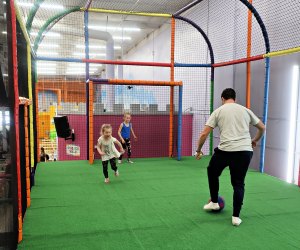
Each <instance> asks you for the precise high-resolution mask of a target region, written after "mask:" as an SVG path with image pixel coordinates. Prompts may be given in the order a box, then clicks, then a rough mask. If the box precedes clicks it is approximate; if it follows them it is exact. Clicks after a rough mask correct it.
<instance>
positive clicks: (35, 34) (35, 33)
mask: <svg viewBox="0 0 300 250" xmlns="http://www.w3.org/2000/svg"><path fill="white" fill-rule="evenodd" d="M30 35H32V36H37V35H38V33H37V32H30ZM45 36H53V37H59V36H60V34H59V33H57V32H47V33H46V34H45Z"/></svg>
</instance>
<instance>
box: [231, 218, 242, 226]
mask: <svg viewBox="0 0 300 250" xmlns="http://www.w3.org/2000/svg"><path fill="white" fill-rule="evenodd" d="M241 223H242V220H241V219H240V218H239V217H234V216H232V225H234V226H239V225H240V224H241Z"/></svg>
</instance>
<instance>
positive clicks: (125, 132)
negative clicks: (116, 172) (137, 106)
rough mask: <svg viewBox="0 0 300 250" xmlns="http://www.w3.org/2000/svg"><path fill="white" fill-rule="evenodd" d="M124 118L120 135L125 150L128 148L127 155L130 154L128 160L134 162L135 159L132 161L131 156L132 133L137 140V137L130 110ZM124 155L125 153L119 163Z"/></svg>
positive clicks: (119, 131)
mask: <svg viewBox="0 0 300 250" xmlns="http://www.w3.org/2000/svg"><path fill="white" fill-rule="evenodd" d="M123 120H124V122H122V123H121V125H120V127H119V130H118V135H119V137H120V139H121V143H122V147H123V149H124V150H126V149H127V156H128V159H127V162H128V163H133V161H131V159H130V157H131V144H130V133H132V135H133V137H134V139H135V140H137V137H136V135H135V133H134V131H133V129H132V123H131V122H130V120H131V114H130V113H129V112H126V113H124V117H123ZM122 157H123V154H121V156H120V157H119V160H118V163H119V164H121V163H122Z"/></svg>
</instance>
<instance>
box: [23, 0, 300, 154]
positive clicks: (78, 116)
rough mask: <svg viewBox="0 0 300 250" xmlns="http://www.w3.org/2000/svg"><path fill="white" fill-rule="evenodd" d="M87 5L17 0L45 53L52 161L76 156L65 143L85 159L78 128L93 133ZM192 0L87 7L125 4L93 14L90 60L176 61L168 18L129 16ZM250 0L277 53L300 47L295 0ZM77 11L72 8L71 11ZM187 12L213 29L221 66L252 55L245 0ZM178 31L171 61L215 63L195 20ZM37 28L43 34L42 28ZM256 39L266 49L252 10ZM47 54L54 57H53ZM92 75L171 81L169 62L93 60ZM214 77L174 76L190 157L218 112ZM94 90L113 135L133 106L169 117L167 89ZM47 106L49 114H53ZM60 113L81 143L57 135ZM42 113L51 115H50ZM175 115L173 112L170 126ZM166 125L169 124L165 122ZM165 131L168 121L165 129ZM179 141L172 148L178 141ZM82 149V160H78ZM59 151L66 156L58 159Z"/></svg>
mask: <svg viewBox="0 0 300 250" xmlns="http://www.w3.org/2000/svg"><path fill="white" fill-rule="evenodd" d="M88 2H89V1H67V2H66V1H65V2H64V3H61V2H58V1H54V0H51V1H50V0H49V1H43V3H42V4H41V5H40V7H39V8H38V9H37V12H36V13H34V12H33V11H32V10H33V8H32V7H33V1H22V2H21V3H19V7H20V9H21V13H22V16H23V18H24V21H25V23H27V25H31V22H29V21H30V20H31V18H32V17H34V18H33V22H32V25H31V26H30V27H31V30H30V39H31V43H32V45H33V46H35V47H34V48H37V47H38V49H37V51H36V52H37V56H38V59H39V60H38V63H37V74H38V83H37V89H38V91H39V92H38V93H37V96H38V107H39V115H38V117H39V122H38V124H39V132H38V133H39V134H38V139H39V144H40V145H42V146H43V147H46V149H47V151H50V153H49V154H50V159H73V158H72V157H73V156H74V155H73V156H72V155H71V156H66V155H65V153H63V154H62V153H60V150H62V152H66V148H67V146H68V145H71V146H69V147H70V148H72V147H73V149H76V150H77V153H76V154H77V155H76V157H77V158H76V157H75V159H84V158H85V157H87V154H88V152H87V145H86V144H87V143H88V142H87V139H86V138H83V137H82V138H81V135H84V134H85V136H87V133H88V127H87V124H86V119H85V118H84V117H85V116H86V115H87V99H86V96H87V92H86V85H85V81H86V77H87V76H86V71H85V67H86V65H85V64H84V63H78V62H80V61H81V60H82V59H83V58H85V57H86V56H85V38H84V34H85V33H84V25H85V23H84V13H83V12H82V10H81V11H80V8H82V7H84V6H85V5H86V4H87V3H88ZM191 2H192V1H176V2H169V1H151V2H149V1H145V0H144V1H133V0H132V1H122V2H120V1H91V5H90V8H94V11H97V8H99V9H107V10H112V11H119V12H120V14H112V13H109V12H108V13H99V12H98V13H95V12H89V14H88V32H89V37H88V38H89V39H88V43H89V58H90V59H92V60H99V59H106V60H124V61H135V62H149V63H152V62H154V63H170V56H171V55H170V51H171V49H170V44H171V38H170V35H171V30H170V17H154V16H136V15H131V14H132V13H131V12H143V13H148V14H149V13H168V14H174V13H176V12H177V11H178V10H180V9H181V8H183V7H185V6H187V5H188V4H189V3H191ZM49 5H52V8H49ZM253 6H254V7H255V8H256V10H257V11H258V14H259V15H260V17H261V18H262V20H263V22H264V24H265V26H266V29H267V32H268V33H269V38H270V39H269V40H270V44H271V51H277V50H283V49H289V48H293V47H297V46H298V41H299V39H298V35H297V34H298V33H299V32H297V29H298V28H297V26H296V25H295V24H296V23H297V21H298V16H299V15H298V12H299V4H297V2H295V1H289V2H285V3H280V4H279V5H277V4H276V5H275V4H274V3H271V4H270V2H268V1H265V2H261V1H253ZM74 7H78V8H77V9H76V8H74ZM71 11H73V12H72V13H69V12H71ZM59 14H60V15H59ZM55 15H57V16H56V17H57V18H56V20H54V19H53V20H52V22H49V23H48V26H47V25H45V24H47V21H49V20H51V17H53V16H55ZM181 15H182V16H183V17H185V18H187V19H189V20H191V21H192V22H194V23H195V25H198V26H199V27H200V28H201V29H202V30H203V32H204V33H205V34H206V35H207V37H208V39H209V41H210V43H211V46H212V49H213V55H214V60H215V62H216V63H218V62H226V61H232V60H237V59H240V58H246V57H247V32H248V27H247V25H248V24H247V21H248V8H247V7H246V6H245V5H244V4H243V3H242V1H239V0H232V1H226V2H225V1H208V0H204V1H201V2H200V3H198V4H197V5H195V6H194V7H192V8H191V9H189V10H188V11H186V12H183V13H182V14H181ZM41 30H42V31H45V32H44V33H43V35H41V34H42V32H41ZM175 30H176V32H175V34H176V36H175V63H181V64H210V63H211V56H212V55H211V54H210V51H209V50H208V45H207V43H206V42H205V40H204V38H203V36H202V35H201V34H200V33H199V32H198V31H197V30H196V29H195V28H194V27H192V26H191V25H190V24H189V23H187V22H184V21H182V20H176V27H175ZM39 31H40V34H38V32H39ZM251 40H252V48H251V55H260V54H264V53H265V52H266V48H265V41H264V37H263V34H262V31H261V27H260V26H259V24H258V22H257V20H256V19H255V17H254V16H253V17H252V39H251ZM51 58H54V60H53V61H51V60H52V59H51ZM40 59H42V60H43V61H41V60H40ZM58 61H64V62H58ZM239 69H240V67H234V66H233V67H229V68H226V69H224V70H223V69H217V70H215V72H216V74H215V83H214V84H218V85H219V84H221V83H222V84H223V85H224V87H225V86H227V85H228V84H229V85H230V83H229V80H228V82H226V79H227V77H224V76H229V77H228V79H232V76H231V75H233V78H234V79H235V78H236V77H238V75H239V74H237V70H239ZM88 77H93V78H105V79H129V80H164V81H169V80H170V69H169V68H168V67H140V66H132V65H124V66H116V65H115V66H114V65H101V64H99V63H95V64H90V70H89V75H88ZM211 77H212V76H211V69H210V68H189V67H187V68H176V69H175V80H177V81H180V80H182V81H183V84H184V91H183V103H182V108H183V111H184V115H183V127H184V128H183V138H188V139H184V140H185V143H186V144H185V145H184V146H183V148H184V149H185V150H186V153H185V154H186V155H190V154H192V153H193V152H194V150H195V149H196V146H197V137H198V134H199V132H200V130H201V128H202V127H203V125H204V124H205V121H206V120H207V118H208V116H209V113H210V111H211V109H212V100H211V94H212V93H211ZM234 79H233V80H234ZM223 85H222V86H223ZM218 89H220V87H219V88H218ZM94 93H95V96H94V104H93V105H94V115H95V117H98V116H99V117H102V116H103V117H106V119H108V121H110V122H111V123H112V124H114V126H113V128H114V133H116V132H117V127H118V126H119V125H118V124H119V123H120V120H122V117H120V115H121V114H122V112H123V111H124V110H130V111H132V112H133V113H132V115H133V117H136V116H138V117H139V116H141V117H143V119H144V118H145V117H146V116H147V115H149V117H150V116H151V115H153V114H154V115H159V116H160V117H163V116H166V121H167V113H168V111H167V110H168V109H169V107H168V105H170V88H169V87H153V86H152V87H150V86H123V85H113V86H111V85H107V84H101V85H95V89H94ZM215 94H216V93H215ZM177 95H178V89H176V90H175V100H176V101H175V103H174V104H175V115H176V112H177V111H178V101H177V97H178V96H177ZM217 95H219V93H217ZM49 113H51V115H50V116H49ZM55 115H66V116H68V117H69V121H70V124H71V127H73V128H75V133H76V131H81V132H82V133H80V135H78V136H79V137H78V138H77V139H78V142H79V141H80V143H79V144H80V145H79V144H78V145H77V146H78V147H77V148H76V143H73V144H72V143H71V142H69V141H64V140H61V139H57V137H56V134H55V127H54V124H53V121H52V119H53V117H54V116H55ZM45 117H50V121H48V118H45ZM108 117H109V118H108ZM44 119H47V122H46V123H47V124H49V125H46V124H44ZM97 119H98V118H97ZM99 119H100V118H99ZM134 119H135V118H134ZM151 119H153V117H152V118H151ZM151 119H150V120H149V121H148V120H147V121H145V122H144V121H141V124H146V123H147V124H148V123H151ZM154 119H155V118H154ZM175 122H176V119H175V120H174V124H175ZM101 123H106V122H105V119H104V120H102V119H100V120H99V122H98V121H97V126H95V127H94V131H93V134H94V137H95V138H94V139H96V134H99V131H98V130H99V126H100V125H101ZM160 123H161V124H163V122H160ZM138 124H139V122H138ZM188 124H192V126H191V127H189V125H188ZM43 126H44V127H45V128H43ZM137 127H138V126H137ZM138 128H139V127H138ZM144 128H146V126H145V125H141V127H140V128H139V129H140V130H143V129H144ZM166 128H167V125H165V127H164V128H163V131H165V130H166ZM185 129H186V130H191V131H192V132H191V134H189V133H185V132H184V131H185ZM167 131H168V129H167ZM165 132H166V131H165ZM165 132H164V134H161V135H160V136H159V138H161V140H162V141H164V143H162V144H166V143H167V141H168V139H167V134H168V132H166V133H165ZM175 132H176V131H175ZM149 133H150V134H151V132H149V131H148V130H147V131H145V132H144V134H149ZM175 134H176V133H174V135H173V136H174V138H175ZM116 137H117V136H116ZM142 140H146V141H149V140H150V139H149V138H148V137H147V138H146V137H145V138H144V139H143V138H142ZM60 142H61V145H60ZM136 145H137V148H141V144H139V143H137V144H136ZM174 147H176V145H175V144H174ZM166 148H167V147H166ZM79 151H80V157H78V152H79ZM204 151H205V153H207V152H208V144H206V145H205V148H204ZM153 152H154V151H153ZM161 152H162V154H161V155H162V156H164V155H165V152H164V151H161ZM62 155H64V157H60V156H62ZM137 155H138V156H141V155H142V154H140V153H137ZM149 155H150V156H159V155H158V154H156V153H155V154H151V153H149ZM146 156H147V155H146Z"/></svg>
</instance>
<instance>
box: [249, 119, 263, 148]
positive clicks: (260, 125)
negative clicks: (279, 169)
mask: <svg viewBox="0 0 300 250" xmlns="http://www.w3.org/2000/svg"><path fill="white" fill-rule="evenodd" d="M254 127H256V128H257V132H256V135H255V137H254V138H253V139H252V147H253V148H255V147H256V144H257V142H258V141H259V140H260V138H262V136H263V135H264V133H265V130H266V127H265V124H263V123H262V122H261V121H259V122H258V123H257V124H256V125H254Z"/></svg>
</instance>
